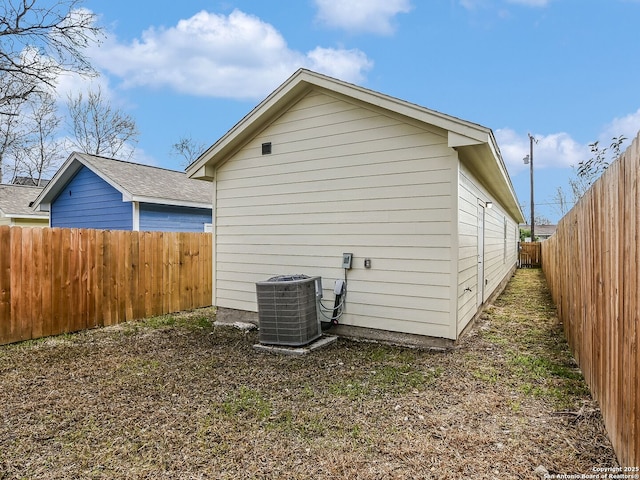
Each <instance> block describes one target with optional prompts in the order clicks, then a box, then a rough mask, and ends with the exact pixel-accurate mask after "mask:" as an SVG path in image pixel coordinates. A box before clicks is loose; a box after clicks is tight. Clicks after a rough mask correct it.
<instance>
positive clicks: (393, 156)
mask: <svg viewBox="0 0 640 480" xmlns="http://www.w3.org/2000/svg"><path fill="white" fill-rule="evenodd" d="M416 114H418V115H417V117H416ZM421 117H428V118H429V119H433V120H434V121H433V123H431V122H426V121H424V119H423V118H421ZM458 122H461V121H459V120H457V119H453V118H452V117H447V116H444V115H442V114H438V113H436V112H432V111H428V110H426V109H422V107H417V106H415V105H412V104H408V103H405V102H401V101H398V100H396V99H393V98H391V97H387V96H383V95H381V94H378V93H376V92H372V91H370V90H365V89H361V88H359V87H355V86H353V85H350V84H346V83H344V82H340V81H338V80H335V79H331V78H329V77H325V76H323V75H319V74H316V73H314V72H309V71H307V70H300V71H298V72H297V73H296V74H295V75H294V76H293V77H291V78H290V79H289V80H287V82H285V84H283V86H281V87H280V88H279V89H278V90H276V92H274V93H273V94H272V95H271V96H270V97H268V98H267V99H266V100H265V101H264V102H263V103H262V104H260V105H259V106H258V107H256V109H254V110H253V111H252V112H251V113H250V114H249V115H248V116H247V117H245V119H243V120H242V121H241V122H240V123H239V124H238V125H236V127H234V129H232V130H231V131H230V132H229V133H227V134H226V135H225V136H224V137H223V138H221V139H220V140H219V141H218V142H217V143H216V144H214V145H213V146H212V147H211V148H210V149H209V150H208V151H207V152H205V153H204V154H203V156H202V157H201V158H200V159H198V160H197V161H196V162H195V163H194V164H193V165H192V166H190V167H189V169H188V170H187V173H188V174H189V175H190V176H192V177H195V178H203V179H207V180H211V181H212V182H213V189H212V192H213V204H214V223H213V231H214V239H215V240H214V272H213V276H214V278H213V284H214V293H213V304H214V305H216V306H218V307H219V308H223V309H234V310H240V311H248V312H256V311H257V303H256V290H255V283H256V282H258V281H264V280H266V279H267V278H270V277H272V276H275V275H279V274H295V273H303V274H307V275H309V276H321V277H322V282H323V288H324V296H325V298H326V299H329V300H332V299H333V286H334V282H335V280H336V279H340V278H343V277H344V275H345V271H344V270H343V269H342V266H341V259H342V253H343V252H350V253H353V268H352V269H351V270H348V271H347V272H346V275H347V302H346V306H345V313H344V315H343V317H342V318H341V320H340V322H341V325H342V326H344V327H342V326H341V327H340V328H341V329H344V328H347V329H349V330H351V331H352V332H359V333H362V332H366V331H371V330H375V331H383V332H397V333H402V334H414V335H422V336H430V337H441V338H447V339H456V338H458V336H459V334H460V332H461V331H462V329H463V328H464V326H465V325H466V324H467V323H468V322H469V321H470V320H471V319H472V318H473V316H474V315H475V313H476V312H477V311H478V306H480V305H481V304H482V303H483V302H481V301H480V300H476V296H475V295H476V293H477V291H478V290H477V286H476V284H477V282H478V268H477V257H478V249H477V238H478V231H477V229H478V221H477V211H476V210H477V208H478V205H479V203H478V202H480V203H481V204H482V205H483V206H484V205H485V203H486V202H487V201H493V202H494V205H495V206H494V208H493V209H491V211H490V213H488V214H486V215H485V235H486V238H485V258H486V260H485V261H486V266H485V271H486V272H487V274H488V275H489V274H490V275H494V276H496V278H495V279H494V278H493V277H492V278H490V279H489V280H490V281H489V282H488V283H487V285H486V286H485V292H484V294H483V298H485V299H486V298H487V297H488V295H489V294H490V293H491V292H490V290H491V289H495V288H496V287H497V286H498V285H499V284H500V283H501V282H502V280H503V279H504V278H505V276H507V275H508V274H509V272H510V271H511V270H512V269H513V267H514V266H515V263H516V259H515V249H516V245H515V243H514V244H513V245H509V247H508V249H509V255H508V256H506V257H503V255H502V250H500V251H498V250H497V248H498V246H499V247H500V248H502V246H503V234H502V233H503V218H504V217H505V214H507V212H509V213H508V215H506V216H508V218H509V220H508V223H509V225H510V232H511V233H512V234H513V232H514V228H511V226H513V225H517V223H518V221H519V220H520V216H521V214H520V210H519V208H518V207H517V202H516V200H515V197H514V196H513V191H512V190H511V187H510V184H509V188H508V189H507V195H506V197H507V199H508V200H509V201H511V202H512V205H510V209H502V208H500V207H499V206H498V205H497V204H498V203H499V201H498V199H497V198H495V199H494V197H493V196H492V195H491V194H490V193H489V189H486V188H484V187H481V186H477V185H476V184H475V183H474V182H475V180H474V176H473V174H471V173H470V171H467V170H465V167H464V165H463V164H462V163H461V161H460V158H459V152H458V151H457V150H456V148H452V144H464V143H469V142H472V143H473V144H478V140H477V139H475V138H470V137H468V136H466V135H468V134H469V133H474V134H475V135H477V132H474V131H473V130H474V129H475V128H477V127H476V126H473V124H467V123H466V122H462V124H458ZM453 125H458V129H457V130H456V131H455V132H452V129H451V128H448V127H450V126H453ZM469 125H471V128H469ZM487 132H488V130H487V129H483V130H482V135H484V136H485V137H486V136H487ZM267 145H268V146H269V147H270V149H271V150H270V153H263V146H265V148H268V147H266V146H267ZM474 155H478V153H474ZM492 160H493V159H492ZM476 168H477V167H476ZM466 183H468V185H466ZM203 185H204V184H203ZM499 193H500V194H501V195H502V196H505V192H504V191H502V192H499ZM474 209H476V210H474ZM459 210H460V212H459ZM500 212H502V214H500ZM498 223H499V225H498ZM474 228H475V230H474ZM498 230H499V232H498ZM498 233H499V238H498ZM494 237H495V238H494ZM511 237H513V235H511V236H510V238H509V242H512V241H513V239H512V238H511ZM509 242H508V243H509ZM498 243H499V245H498ZM365 258H367V259H370V260H371V268H365V266H364V259H365ZM503 260H504V262H503ZM474 272H475V273H474ZM497 277H499V278H497ZM487 278H489V277H488V276H487ZM468 288H471V293H470V292H469V291H468V290H465V289H468Z"/></svg>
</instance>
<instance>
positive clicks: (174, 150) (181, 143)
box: [171, 135, 207, 168]
mask: <svg viewBox="0 0 640 480" xmlns="http://www.w3.org/2000/svg"><path fill="white" fill-rule="evenodd" d="M206 148H207V145H206V144H204V143H201V142H198V141H196V140H194V139H193V137H191V136H190V135H189V136H184V137H181V138H180V139H179V140H178V141H177V142H176V143H174V144H173V145H171V154H172V155H176V156H179V157H182V158H183V160H182V161H181V162H180V166H182V167H184V168H187V167H188V166H189V165H191V164H192V163H193V162H194V161H195V160H196V159H197V158H198V157H199V156H200V154H201V153H202V152H204V150H205V149H206Z"/></svg>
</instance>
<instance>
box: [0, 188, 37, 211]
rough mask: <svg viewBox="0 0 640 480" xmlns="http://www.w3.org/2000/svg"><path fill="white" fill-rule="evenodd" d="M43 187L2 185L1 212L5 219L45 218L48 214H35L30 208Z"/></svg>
mask: <svg viewBox="0 0 640 480" xmlns="http://www.w3.org/2000/svg"><path fill="white" fill-rule="evenodd" d="M42 188H43V187H29V186H26V185H0V212H2V214H3V215H4V216H5V217H33V216H38V217H43V218H46V217H47V216H48V213H47V212H34V211H33V209H32V208H31V206H30V203H31V202H33V201H34V200H35V199H36V197H37V196H38V194H39V193H40V192H42Z"/></svg>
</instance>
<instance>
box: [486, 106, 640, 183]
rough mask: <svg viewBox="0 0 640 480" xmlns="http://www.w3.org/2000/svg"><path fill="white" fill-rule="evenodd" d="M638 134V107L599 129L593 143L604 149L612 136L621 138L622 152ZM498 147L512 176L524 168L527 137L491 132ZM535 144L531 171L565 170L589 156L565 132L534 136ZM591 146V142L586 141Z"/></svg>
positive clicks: (586, 147) (508, 131) (586, 148)
mask: <svg viewBox="0 0 640 480" xmlns="http://www.w3.org/2000/svg"><path fill="white" fill-rule="evenodd" d="M639 132H640V108H639V109H638V110H637V111H635V112H634V113H630V114H628V115H625V116H623V117H620V118H614V119H613V120H611V122H609V123H608V124H607V125H605V127H604V128H603V129H602V131H601V133H600V134H599V135H598V138H597V140H599V141H600V146H602V147H606V148H608V147H609V145H610V144H611V140H612V138H614V137H618V136H620V135H624V136H625V137H626V138H627V140H625V142H624V143H623V145H622V150H623V151H624V150H625V149H626V148H627V147H628V146H629V145H631V142H632V141H633V139H635V138H636V137H637V136H638V134H639ZM495 135H496V140H497V141H498V146H499V147H500V151H501V152H502V158H503V159H504V162H505V164H506V165H507V169H508V170H509V172H511V173H512V174H516V173H518V172H520V171H522V170H523V169H525V168H528V167H526V166H525V165H524V163H523V161H522V159H523V158H524V157H525V155H528V154H529V137H528V135H527V134H526V133H518V132H515V131H514V130H511V129H509V128H503V129H498V130H496V131H495ZM534 137H535V139H536V140H537V143H534V146H533V158H534V165H535V168H551V167H553V168H567V167H572V166H575V165H578V163H579V162H580V161H582V160H587V159H589V158H591V157H592V156H593V155H592V153H591V150H590V148H589V145H588V144H581V143H579V142H576V141H575V140H574V139H573V138H571V136H570V135H569V134H568V133H564V132H561V133H551V134H548V135H540V134H536V135H534ZM589 143H591V142H589Z"/></svg>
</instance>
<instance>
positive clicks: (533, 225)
mask: <svg viewBox="0 0 640 480" xmlns="http://www.w3.org/2000/svg"><path fill="white" fill-rule="evenodd" d="M527 135H529V155H527V156H526V157H524V159H523V160H524V164H525V165H526V164H529V175H530V177H531V178H530V180H531V241H532V242H535V240H536V234H535V231H536V217H535V210H534V207H533V142H534V141H536V139H535V138H534V136H533V135H531V134H530V133H528V134H527Z"/></svg>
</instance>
